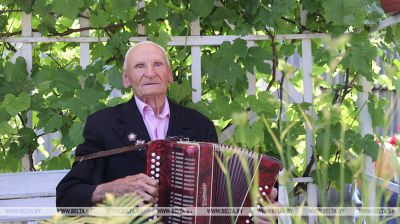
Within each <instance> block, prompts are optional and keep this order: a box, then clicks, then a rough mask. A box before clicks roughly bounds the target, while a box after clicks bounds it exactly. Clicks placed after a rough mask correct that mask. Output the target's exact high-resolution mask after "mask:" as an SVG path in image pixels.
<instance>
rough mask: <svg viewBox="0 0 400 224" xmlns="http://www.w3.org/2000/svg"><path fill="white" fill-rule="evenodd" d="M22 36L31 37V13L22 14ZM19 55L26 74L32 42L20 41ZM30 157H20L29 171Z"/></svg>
mask: <svg viewBox="0 0 400 224" xmlns="http://www.w3.org/2000/svg"><path fill="white" fill-rule="evenodd" d="M21 36H22V37H32V14H25V13H23V14H22V34H21ZM21 56H22V57H23V58H24V59H25V61H26V68H27V70H28V74H29V75H30V74H31V70H32V43H22V52H21ZM26 125H27V127H32V112H31V111H29V112H28V120H27V123H26ZM30 164H31V162H30V158H29V155H24V157H23V158H22V170H23V171H30Z"/></svg>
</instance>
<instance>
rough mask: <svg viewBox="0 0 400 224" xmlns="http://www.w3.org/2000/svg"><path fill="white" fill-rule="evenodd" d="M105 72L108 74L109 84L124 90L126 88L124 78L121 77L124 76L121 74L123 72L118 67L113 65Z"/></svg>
mask: <svg viewBox="0 0 400 224" xmlns="http://www.w3.org/2000/svg"><path fill="white" fill-rule="evenodd" d="M105 73H106V76H107V78H108V82H109V84H110V85H111V86H112V87H113V88H116V89H119V90H123V89H124V88H125V87H124V85H123V83H122V79H121V77H122V76H121V74H122V73H121V71H120V70H119V69H118V68H117V67H115V66H113V67H112V68H110V69H109V70H107V71H106V72H105Z"/></svg>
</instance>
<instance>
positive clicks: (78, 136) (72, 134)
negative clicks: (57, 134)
mask: <svg viewBox="0 0 400 224" xmlns="http://www.w3.org/2000/svg"><path fill="white" fill-rule="evenodd" d="M68 136H69V138H70V140H71V143H72V144H74V145H78V144H80V143H82V142H83V124H82V123H81V122H76V121H75V122H74V123H73V125H72V126H71V128H70V129H69V132H68Z"/></svg>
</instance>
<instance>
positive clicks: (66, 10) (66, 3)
mask: <svg viewBox="0 0 400 224" xmlns="http://www.w3.org/2000/svg"><path fill="white" fill-rule="evenodd" d="M53 7H54V11H55V12H56V13H58V14H62V15H64V16H66V17H67V18H69V19H76V16H77V15H78V13H79V12H80V8H81V7H83V1H75V0H63V1H54V2H53Z"/></svg>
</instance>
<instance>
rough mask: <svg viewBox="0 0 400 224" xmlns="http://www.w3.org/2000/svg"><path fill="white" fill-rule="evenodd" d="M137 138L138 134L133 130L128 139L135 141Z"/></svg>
mask: <svg viewBox="0 0 400 224" xmlns="http://www.w3.org/2000/svg"><path fill="white" fill-rule="evenodd" d="M136 138H137V135H136V134H135V133H132V132H131V133H129V134H128V141H130V142H134V141H135V140H136Z"/></svg>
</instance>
